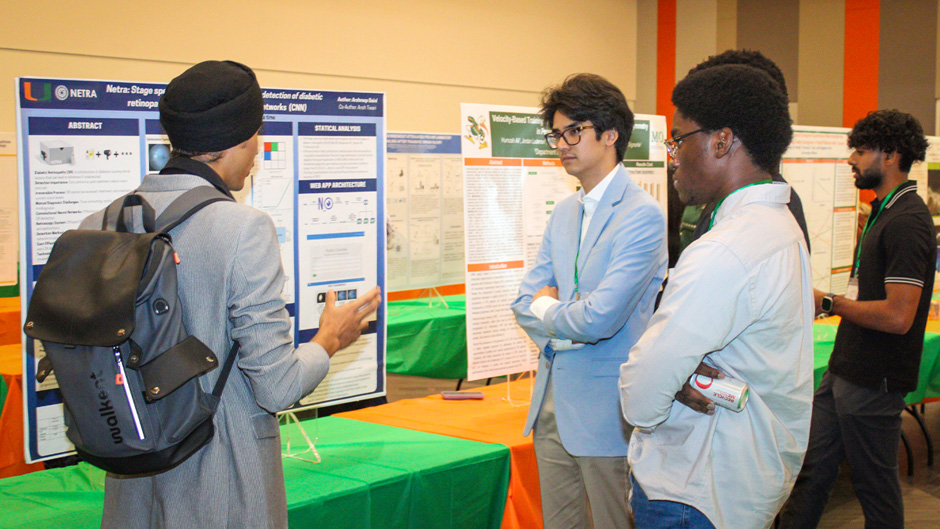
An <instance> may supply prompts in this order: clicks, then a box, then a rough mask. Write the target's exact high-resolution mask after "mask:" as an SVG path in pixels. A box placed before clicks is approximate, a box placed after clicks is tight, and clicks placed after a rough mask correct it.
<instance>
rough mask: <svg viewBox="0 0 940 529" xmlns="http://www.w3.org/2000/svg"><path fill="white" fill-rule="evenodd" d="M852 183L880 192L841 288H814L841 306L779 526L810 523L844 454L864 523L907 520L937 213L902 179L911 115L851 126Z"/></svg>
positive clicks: (819, 298)
mask: <svg viewBox="0 0 940 529" xmlns="http://www.w3.org/2000/svg"><path fill="white" fill-rule="evenodd" d="M849 147H850V148H852V149H854V151H853V152H852V154H851V155H850V156H849V165H851V166H852V171H853V172H854V173H855V186H856V187H858V188H859V189H871V190H873V191H874V192H875V194H876V195H877V199H876V200H874V201H873V202H872V203H871V206H872V212H871V215H870V217H869V219H868V223H867V224H866V225H865V229H864V230H863V232H862V236H861V238H860V240H859V243H858V248H857V250H856V260H855V265H854V267H853V269H852V278H851V280H850V282H849V287H848V290H847V292H846V294H845V296H835V295H833V294H827V293H825V292H821V291H819V290H817V291H816V292H815V293H816V311H817V313H824V314H835V315H838V316H841V318H842V321H841V323H840V324H839V331H838V334H837V335H836V342H835V348H834V350H833V352H832V358H830V360H829V369H828V371H826V374H825V375H823V379H822V382H821V383H820V385H819V389H818V390H817V391H816V395H815V397H814V400H813V422H812V426H811V427H810V440H809V448H808V449H807V452H806V459H805V460H804V463H803V469H802V470H801V471H800V475H799V477H798V478H797V481H796V485H795V486H794V488H793V492H792V494H791V495H790V499H789V500H788V502H787V504H786V505H785V506H784V509H783V511H781V515H780V516H781V524H780V527H800V528H807V527H816V525H817V524H818V523H819V519H820V517H821V516H822V512H823V509H824V508H825V506H826V502H827V501H828V499H829V493H830V492H831V490H832V486H833V484H834V482H835V480H836V478H837V477H838V475H839V465H840V464H841V463H842V461H844V460H846V459H848V461H849V465H850V466H851V468H852V484H853V486H854V487H855V493H856V495H857V496H858V499H859V502H860V503H861V505H862V511H863V512H864V514H865V527H898V528H900V527H903V526H904V506H903V504H902V500H901V483H900V480H899V478H898V442H899V440H900V436H901V412H902V411H904V406H905V404H904V396H905V395H906V394H907V393H908V392H909V391H912V390H914V389H915V388H916V387H917V381H918V371H919V367H920V355H921V351H922V350H923V345H924V328H925V327H926V325H927V312H928V310H929V308H930V297H931V294H932V292H933V278H934V269H935V267H936V262H937V242H936V238H935V236H934V225H933V219H932V218H931V216H930V213H929V212H928V211H927V206H926V205H925V204H924V201H923V200H921V198H920V197H919V196H918V195H917V184H916V183H915V182H913V181H910V180H908V179H907V178H908V172H909V171H910V169H911V164H912V163H913V162H915V161H922V160H923V159H924V155H925V153H926V150H927V139H926V138H924V132H923V129H921V126H920V124H919V123H918V122H917V120H916V119H914V117H913V116H911V115H909V114H905V113H902V112H898V111H897V110H879V111H877V112H873V113H871V114H869V115H868V116H867V117H865V118H863V119H861V120H859V121H858V123H856V124H855V127H854V128H853V129H852V132H851V133H849Z"/></svg>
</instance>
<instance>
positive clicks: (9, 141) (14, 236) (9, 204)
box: [0, 132, 19, 287]
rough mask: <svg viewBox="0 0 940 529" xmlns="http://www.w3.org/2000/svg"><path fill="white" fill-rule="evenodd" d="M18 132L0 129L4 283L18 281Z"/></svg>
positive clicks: (0, 267) (0, 277)
mask: <svg viewBox="0 0 940 529" xmlns="http://www.w3.org/2000/svg"><path fill="white" fill-rule="evenodd" d="M16 188H17V185H16V135H15V134H13V133H12V132H0V287H8V286H12V285H15V284H16V263H17V251H18V247H19V242H18V238H19V233H18V230H17V225H16V223H17V214H16V205H17V200H16V199H17V191H16Z"/></svg>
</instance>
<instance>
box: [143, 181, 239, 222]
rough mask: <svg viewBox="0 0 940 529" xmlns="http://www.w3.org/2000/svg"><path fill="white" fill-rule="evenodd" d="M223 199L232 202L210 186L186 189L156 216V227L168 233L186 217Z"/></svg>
mask: <svg viewBox="0 0 940 529" xmlns="http://www.w3.org/2000/svg"><path fill="white" fill-rule="evenodd" d="M223 200H228V201H231V202H233V200H232V199H231V198H230V197H228V196H226V195H224V194H222V192H220V191H219V190H218V189H216V188H214V187H211V186H198V187H194V188H192V189H190V190H189V191H186V192H185V193H183V194H182V195H180V196H179V197H177V198H176V200H174V201H173V202H172V203H170V205H169V206H167V208H166V209H165V210H163V213H161V214H160V216H159V217H157V220H156V223H155V225H156V228H157V229H158V230H159V231H160V232H161V233H168V232H169V231H170V230H172V229H173V228H175V227H177V226H179V225H180V224H182V223H183V221H185V220H186V219H188V218H189V217H191V216H192V215H193V214H195V213H196V212H197V211H199V210H200V209H202V208H204V207H206V206H208V205H209V204H212V203H213V202H220V201H223Z"/></svg>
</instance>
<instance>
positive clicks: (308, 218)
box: [16, 78, 385, 462]
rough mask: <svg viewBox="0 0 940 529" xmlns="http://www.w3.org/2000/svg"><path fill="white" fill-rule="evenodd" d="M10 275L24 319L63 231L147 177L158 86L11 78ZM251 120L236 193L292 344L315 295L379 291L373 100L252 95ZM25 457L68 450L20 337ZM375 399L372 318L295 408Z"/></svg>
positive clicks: (381, 352)
mask: <svg viewBox="0 0 940 529" xmlns="http://www.w3.org/2000/svg"><path fill="white" fill-rule="evenodd" d="M16 86H17V138H18V139H19V152H18V155H19V156H18V160H19V178H18V181H19V186H20V187H19V189H20V197H21V198H20V207H19V211H20V255H21V258H22V259H23V265H22V266H21V269H20V270H21V272H20V284H21V285H22V287H21V288H20V293H21V303H22V311H23V313H24V314H25V313H26V310H27V306H28V302H29V296H30V295H31V294H32V290H33V285H34V282H35V280H36V278H37V277H38V276H39V273H40V271H41V270H42V267H43V265H44V264H45V262H46V259H47V257H48V255H49V251H50V250H51V248H52V244H53V242H55V240H56V238H57V237H58V236H59V234H61V233H62V232H63V231H65V230H67V229H70V228H73V227H76V226H78V224H79V222H80V221H81V220H82V219H83V218H84V217H86V216H87V215H89V214H90V213H92V212H94V211H97V210H99V209H101V208H103V207H104V206H106V205H107V204H108V203H110V202H111V201H112V200H114V199H115V198H117V197H118V196H120V195H121V194H124V193H127V192H128V191H131V190H133V189H134V188H135V187H137V185H138V184H139V183H140V180H141V178H142V175H143V174H145V173H147V172H154V171H159V170H160V169H161V168H162V167H163V166H164V165H165V164H166V161H167V159H168V158H169V146H168V141H167V137H166V136H165V135H164V133H163V131H162V129H161V127H160V124H159V115H158V112H157V102H158V100H159V97H160V95H161V94H162V93H163V91H164V88H165V85H162V84H154V83H132V82H118V81H89V80H76V79H37V78H21V79H18V80H17V83H16ZM263 95H264V111H265V114H264V125H263V127H262V131H261V137H260V141H261V145H260V149H259V154H258V159H257V160H256V163H255V170H254V171H253V176H252V181H251V186H246V190H245V191H243V192H242V193H237V194H236V198H238V199H239V200H243V201H245V202H246V203H248V204H250V205H253V206H255V207H257V208H258V209H261V210H263V211H265V212H267V213H269V214H270V215H271V218H272V219H273V221H274V224H275V226H276V229H277V234H278V241H279V243H280V254H281V259H282V264H283V267H284V271H285V273H286V275H287V282H286V284H285V288H284V292H283V295H284V298H285V302H286V304H287V311H288V313H289V314H290V316H291V320H292V323H293V327H294V337H295V341H296V342H297V343H301V342H306V341H309V340H310V339H311V338H312V337H313V336H314V335H315V334H316V332H317V326H318V325H319V316H320V311H321V310H322V307H323V304H324V301H325V295H326V291H327V290H328V289H332V290H334V291H336V292H337V294H338V299H339V300H340V303H342V302H345V301H347V300H351V299H355V298H356V297H357V296H358V295H359V294H360V293H365V292H366V291H368V290H369V289H371V288H372V287H373V286H375V285H379V286H380V287H382V289H383V290H385V227H384V226H383V223H382V219H384V218H385V190H384V175H385V170H384V164H385V96H384V94H381V93H360V92H330V91H320V90H282V89H264V90H263ZM23 348H24V366H23V382H24V383H23V388H24V399H23V401H24V429H25V432H24V434H25V444H26V459H27V461H28V462H32V461H42V460H45V459H50V458H54V457H59V456H61V455H64V454H65V453H68V452H69V451H71V445H70V444H69V443H68V440H67V438H66V437H65V432H64V424H63V421H62V399H61V395H60V394H59V391H58V386H57V385H56V382H55V380H54V377H50V378H47V379H46V380H45V381H44V382H43V384H41V385H40V384H37V383H36V381H35V373H36V364H37V362H38V359H39V358H40V357H41V355H42V353H41V347H39V344H38V342H34V341H33V340H29V339H25V338H24V344H23ZM384 394H385V310H384V307H383V308H381V309H380V310H379V312H378V314H377V319H376V320H374V321H371V322H370V323H369V328H368V329H367V330H366V331H364V332H363V334H362V337H361V338H360V339H359V340H358V341H357V342H356V343H354V344H353V345H352V346H350V347H349V348H347V349H345V350H343V351H341V352H339V353H337V354H336V355H334V356H333V358H332V361H331V367H330V371H329V374H328V375H327V377H326V379H325V380H324V381H323V382H322V383H321V384H320V385H319V386H318V387H317V389H316V390H315V391H314V392H313V393H312V394H311V395H309V396H308V397H306V398H304V399H303V400H301V402H300V403H299V405H298V406H310V407H316V406H321V405H326V404H340V403H343V402H349V401H354V400H360V399H366V398H372V397H376V396H381V395H384Z"/></svg>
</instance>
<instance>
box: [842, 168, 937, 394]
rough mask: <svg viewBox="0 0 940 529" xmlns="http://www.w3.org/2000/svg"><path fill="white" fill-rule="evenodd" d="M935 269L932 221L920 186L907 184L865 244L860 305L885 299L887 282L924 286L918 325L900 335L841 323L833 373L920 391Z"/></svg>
mask: <svg viewBox="0 0 940 529" xmlns="http://www.w3.org/2000/svg"><path fill="white" fill-rule="evenodd" d="M879 204H880V201H879V200H877V199H876V200H875V201H873V202H872V204H871V205H872V214H874V212H875V211H877V210H878V206H879ZM936 265H937V239H936V235H935V232H934V225H933V218H932V217H931V216H930V212H929V211H928V210H927V206H926V205H925V204H924V201H923V200H922V199H921V198H920V196H918V195H917V183H916V182H913V181H907V182H905V183H903V184H901V185H900V186H898V188H897V190H896V191H895V192H894V195H892V196H891V197H889V199H888V202H887V203H886V204H885V205H884V208H882V210H881V214H880V215H878V217H877V218H876V219H875V222H874V224H871V225H870V226H869V228H868V233H867V235H866V236H865V239H864V241H862V253H861V263H860V265H859V269H858V300H859V301H872V300H882V299H885V298H886V297H887V294H886V293H885V283H903V284H908V285H916V286H919V287H922V288H923V290H922V291H921V295H920V303H919V304H918V305H917V315H916V316H915V317H914V324H913V325H911V329H910V330H909V331H907V334H903V335H900V334H890V333H886V332H880V331H875V330H872V329H866V328H864V327H860V326H858V325H856V324H854V323H852V322H850V321H847V320H846V319H845V318H843V319H842V323H840V324H839V331H838V333H837V334H836V342H835V348H834V349H833V351H832V358H830V359H829V370H830V371H831V372H832V373H833V374H835V375H838V376H840V377H842V378H844V379H846V380H848V381H849V382H852V383H854V384H857V385H859V386H865V387H868V388H871V389H876V390H877V389H880V388H881V386H882V381H885V380H886V381H887V387H888V390H889V391H903V392H909V391H913V390H915V389H917V381H918V374H919V371H920V355H921V353H922V352H923V349H924V328H925V327H926V326H927V313H928V311H929V310H930V298H931V296H932V294H933V278H934V271H935V269H936Z"/></svg>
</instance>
